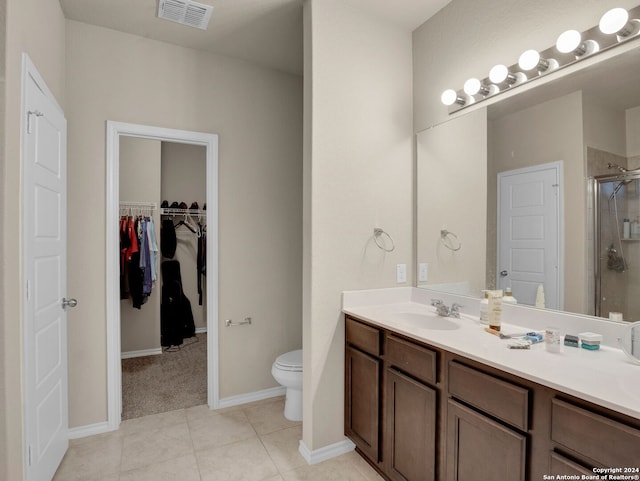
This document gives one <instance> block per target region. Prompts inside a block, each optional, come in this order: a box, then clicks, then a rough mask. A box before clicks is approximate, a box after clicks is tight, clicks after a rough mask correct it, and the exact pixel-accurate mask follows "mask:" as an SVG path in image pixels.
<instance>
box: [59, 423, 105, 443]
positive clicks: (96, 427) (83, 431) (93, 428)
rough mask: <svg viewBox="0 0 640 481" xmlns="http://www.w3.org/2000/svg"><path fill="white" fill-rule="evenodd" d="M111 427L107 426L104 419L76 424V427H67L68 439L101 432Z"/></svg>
mask: <svg viewBox="0 0 640 481" xmlns="http://www.w3.org/2000/svg"><path fill="white" fill-rule="evenodd" d="M109 431H113V429H110V428H109V423H108V422H107V421H104V422H102V423H95V424H88V425H86V426H78V427H77V428H69V431H68V432H69V439H78V438H86V437H87V436H93V435H94V434H103V433H107V432H109Z"/></svg>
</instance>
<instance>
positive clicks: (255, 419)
mask: <svg viewBox="0 0 640 481" xmlns="http://www.w3.org/2000/svg"><path fill="white" fill-rule="evenodd" d="M243 411H244V412H245V414H246V415H247V418H249V422H250V423H251V425H252V426H253V428H254V429H255V430H256V432H257V433H258V435H262V434H268V433H272V432H274V431H278V430H280V429H285V428H290V427H293V426H297V425H299V424H301V423H300V422H296V421H289V420H288V419H287V418H285V417H284V398H277V399H275V400H273V401H272V402H265V403H261V404H256V405H253V406H250V407H247V408H245V409H244V410H243Z"/></svg>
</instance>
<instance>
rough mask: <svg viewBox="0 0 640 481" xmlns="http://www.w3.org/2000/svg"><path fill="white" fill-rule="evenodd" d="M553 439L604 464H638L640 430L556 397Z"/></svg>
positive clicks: (552, 417) (552, 425) (553, 403)
mask: <svg viewBox="0 0 640 481" xmlns="http://www.w3.org/2000/svg"><path fill="white" fill-rule="evenodd" d="M551 439H552V440H553V441H554V442H556V443H558V444H560V445H562V446H564V447H566V448H569V449H571V450H572V451H575V452H576V453H578V454H581V455H583V456H586V457H587V458H589V459H592V460H593V461H595V462H596V463H599V464H602V465H603V466H609V467H612V466H635V465H637V463H638V460H639V459H640V431H639V430H637V429H634V428H631V427H629V426H625V425H624V424H621V423H619V422H617V421H613V420H612V419H609V418H606V417H604V416H601V415H599V414H595V413H593V412H591V411H587V410H586V409H582V408H579V407H577V406H574V405H573V404H569V403H566V402H564V401H561V400H559V399H554V400H553V401H552V408H551Z"/></svg>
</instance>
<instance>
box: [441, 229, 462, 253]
mask: <svg viewBox="0 0 640 481" xmlns="http://www.w3.org/2000/svg"><path fill="white" fill-rule="evenodd" d="M451 237H453V238H454V239H455V242H457V243H458V247H454V246H453V245H450V244H451V243H452V239H451ZM447 239H448V240H449V241H448V242H447ZM440 242H442V245H443V246H445V247H446V248H447V249H449V250H452V251H454V252H455V251H459V250H460V248H461V247H462V243H461V242H460V241H459V240H458V236H457V235H455V234H454V233H453V232H449V231H448V230H447V229H442V230H441V231H440Z"/></svg>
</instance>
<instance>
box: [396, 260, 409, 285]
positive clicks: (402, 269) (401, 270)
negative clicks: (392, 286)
mask: <svg viewBox="0 0 640 481" xmlns="http://www.w3.org/2000/svg"><path fill="white" fill-rule="evenodd" d="M396 282H397V283H398V284H404V283H405V282H407V264H397V265H396Z"/></svg>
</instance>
